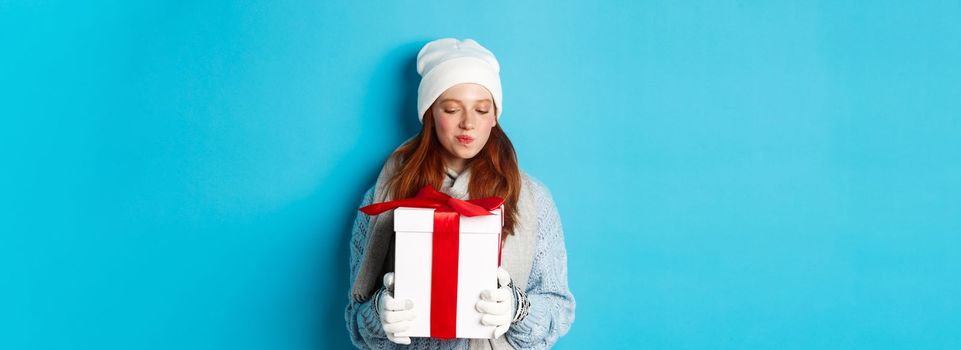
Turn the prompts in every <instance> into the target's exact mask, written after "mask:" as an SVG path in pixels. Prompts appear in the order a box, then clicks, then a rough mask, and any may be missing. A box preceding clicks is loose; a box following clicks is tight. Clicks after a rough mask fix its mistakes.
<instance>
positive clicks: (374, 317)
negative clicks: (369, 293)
mask: <svg viewBox="0 0 961 350" xmlns="http://www.w3.org/2000/svg"><path fill="white" fill-rule="evenodd" d="M382 293H383V288H381V289H380V290H378V291H377V292H376V293H374V296H373V297H371V298H370V299H368V300H367V301H365V302H363V303H360V304H358V305H357V310H358V311H359V312H360V318H361V319H360V321H361V323H363V325H364V328H365V329H366V330H367V333H368V334H370V335H374V336H380V337H386V336H387V334H386V333H384V325H383V324H382V323H381V322H380V312H379V310H378V307H377V306H378V305H379V304H380V296H381V294H382Z"/></svg>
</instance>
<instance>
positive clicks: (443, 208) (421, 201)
mask: <svg viewBox="0 0 961 350" xmlns="http://www.w3.org/2000/svg"><path fill="white" fill-rule="evenodd" d="M502 204H504V199H503V198H501V197H487V198H480V199H471V200H466V201H465V200H461V199H457V198H454V197H451V196H448V195H446V194H444V193H441V192H438V191H437V190H435V189H434V188H433V187H431V185H424V187H421V189H420V191H419V192H417V195H416V196H414V198H407V199H398V200H393V201H388V202H383V203H376V204H371V205H368V206H366V207H363V208H360V211H362V212H364V214H367V215H377V214H380V213H383V212H385V211H388V210H391V209H396V208H398V207H414V208H436V211H438V212H457V213H458V214H460V215H463V216H480V215H491V210H494V209H497V207H499V206H501V205H502Z"/></svg>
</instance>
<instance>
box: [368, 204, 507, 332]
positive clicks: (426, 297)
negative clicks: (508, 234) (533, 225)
mask: <svg viewBox="0 0 961 350" xmlns="http://www.w3.org/2000/svg"><path fill="white" fill-rule="evenodd" d="M503 202H504V201H503V199H501V198H498V197H490V198H482V199H476V200H469V201H463V200H459V199H456V198H451V197H449V196H447V195H446V194H443V193H440V192H437V191H436V190H434V189H433V188H432V187H430V186H425V187H424V188H422V189H421V191H420V192H419V193H418V195H417V196H416V197H414V198H410V199H404V200H397V201H390V202H384V203H378V204H374V205H371V206H368V207H364V208H361V210H362V211H364V212H365V213H368V214H371V213H379V212H383V211H386V210H389V209H390V208H395V209H394V231H395V232H396V235H395V249H396V250H395V255H394V258H395V260H394V298H398V299H410V300H412V301H413V302H414V312H415V313H416V318H415V319H414V320H413V321H412V323H411V325H410V328H409V329H408V330H407V331H406V332H403V333H398V334H397V335H398V336H409V337H433V338H439V339H451V338H491V337H492V336H493V333H494V326H485V325H483V324H481V316H482V314H481V313H480V312H478V311H477V310H476V309H475V305H476V303H477V300H479V298H480V294H481V292H482V291H484V290H487V289H496V288H497V267H498V266H499V265H500V240H501V229H502V227H503V225H504V219H503V215H502V214H503Z"/></svg>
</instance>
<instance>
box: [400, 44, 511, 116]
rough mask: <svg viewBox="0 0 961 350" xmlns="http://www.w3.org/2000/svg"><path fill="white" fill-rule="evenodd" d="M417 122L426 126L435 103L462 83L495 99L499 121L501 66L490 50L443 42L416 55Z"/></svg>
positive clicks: (500, 109) (426, 46)
mask: <svg viewBox="0 0 961 350" xmlns="http://www.w3.org/2000/svg"><path fill="white" fill-rule="evenodd" d="M417 73H418V74H420V76H421V79H420V87H419V88H418V89H417V119H419V120H420V122H421V123H424V113H426V112H427V109H428V108H430V106H431V105H432V104H434V100H436V99H437V97H439V96H440V94H442V93H444V91H446V90H447V89H448V88H450V87H451V86H454V85H457V84H461V83H475V84H480V85H482V86H484V87H485V88H487V91H490V93H491V96H493V97H494V108H495V116H496V117H497V118H498V119H500V115H501V112H502V111H503V110H504V105H503V103H501V78H500V75H499V73H500V64H498V63H497V59H496V58H494V54H493V53H491V52H490V50H488V49H486V48H484V47H483V46H481V45H480V44H478V43H477V42H476V41H474V40H472V39H465V40H464V41H458V40H457V39H453V38H444V39H437V40H434V41H431V42H429V43H427V44H426V45H424V47H423V48H421V49H420V52H419V53H418V54H417Z"/></svg>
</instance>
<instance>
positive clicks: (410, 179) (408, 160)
mask: <svg viewBox="0 0 961 350" xmlns="http://www.w3.org/2000/svg"><path fill="white" fill-rule="evenodd" d="M432 109H433V108H428V109H427V112H426V113H424V119H423V123H422V124H423V126H422V127H421V129H420V133H419V134H417V135H416V136H414V137H413V138H411V139H410V140H409V141H407V142H405V143H404V144H403V145H401V146H400V147H399V148H397V150H396V151H394V153H392V154H391V156H390V158H395V157H396V158H395V160H394V161H399V162H401V163H400V164H397V165H398V167H397V169H399V170H398V171H397V172H396V173H395V174H394V176H393V177H391V178H390V179H389V180H388V182H387V191H388V193H392V194H393V198H395V199H399V198H410V197H413V196H415V195H417V191H418V190H419V189H420V188H421V187H423V186H424V185H431V186H433V187H434V189H436V190H440V188H441V186H442V185H443V183H444V176H445V171H444V160H443V158H441V152H445V151H446V150H445V149H444V148H443V146H442V145H441V144H440V140H438V139H437V134H436V133H435V132H434V114H433V111H432ZM467 166H468V167H469V168H470V170H471V178H470V184H469V185H468V186H467V191H468V195H469V196H470V198H468V199H476V198H484V197H491V196H497V197H501V198H504V199H505V203H504V232H505V235H503V237H502V238H504V239H506V238H507V236H508V235H513V234H514V223H515V222H517V215H518V214H517V201H518V198H520V191H521V175H520V169H519V168H518V166H517V154H516V153H514V145H513V144H511V141H510V139H508V138H507V134H505V133H504V130H502V129H501V127H500V123H497V124H496V125H494V127H493V128H492V129H491V134H490V138H488V140H487V144H485V145H484V148H483V149H481V151H480V152H479V153H477V155H476V156H474V158H471V159H470V161H469V162H468V164H467Z"/></svg>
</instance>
